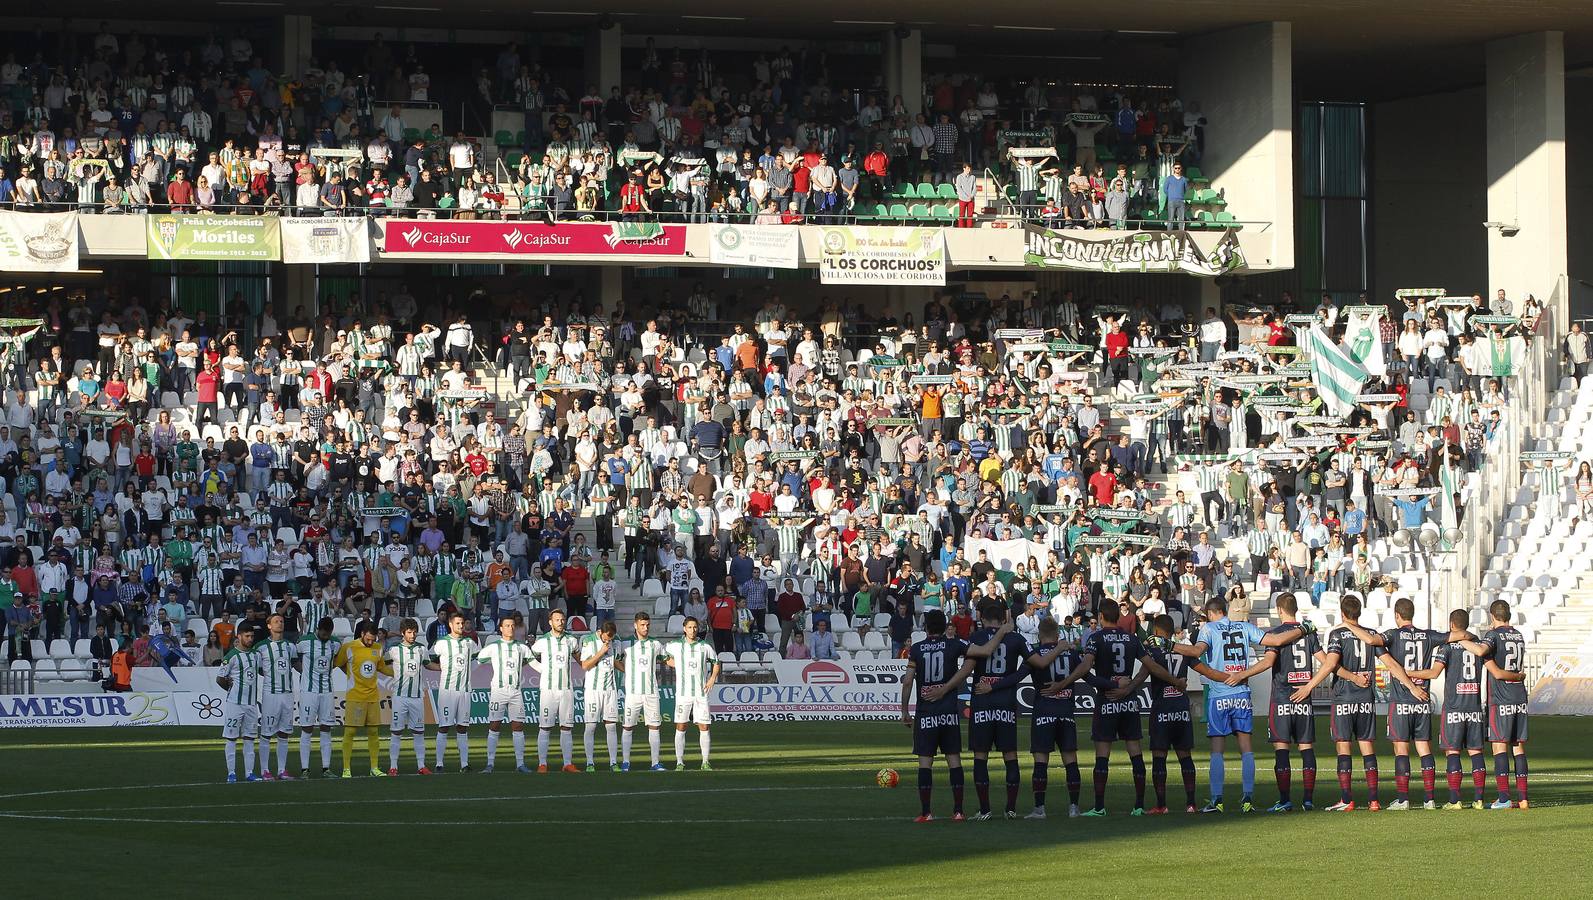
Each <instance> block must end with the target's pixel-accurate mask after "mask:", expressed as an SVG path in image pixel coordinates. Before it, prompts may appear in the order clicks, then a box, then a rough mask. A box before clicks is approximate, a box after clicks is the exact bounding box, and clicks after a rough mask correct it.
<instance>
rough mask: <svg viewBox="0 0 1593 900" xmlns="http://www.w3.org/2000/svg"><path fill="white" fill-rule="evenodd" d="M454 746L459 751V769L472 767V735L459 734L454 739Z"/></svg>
mask: <svg viewBox="0 0 1593 900" xmlns="http://www.w3.org/2000/svg"><path fill="white" fill-rule="evenodd" d="M454 746H455V747H457V748H458V749H459V767H460V768H461V769H462V768H464V767H465V766H468V765H470V735H468V734H465V733H464V732H463V731H461V732H459V734H457V735H455V737H454Z"/></svg>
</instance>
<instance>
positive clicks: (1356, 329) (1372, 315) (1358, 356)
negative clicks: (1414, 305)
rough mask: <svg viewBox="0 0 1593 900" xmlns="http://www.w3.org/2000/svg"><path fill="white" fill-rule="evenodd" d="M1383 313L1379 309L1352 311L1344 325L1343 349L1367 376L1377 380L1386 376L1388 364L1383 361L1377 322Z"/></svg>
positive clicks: (1381, 343) (1381, 340)
mask: <svg viewBox="0 0 1593 900" xmlns="http://www.w3.org/2000/svg"><path fill="white" fill-rule="evenodd" d="M1383 315H1384V313H1383V312H1382V311H1381V310H1379V309H1376V308H1374V309H1371V310H1360V309H1356V310H1352V311H1350V312H1349V315H1348V318H1347V319H1346V321H1345V325H1344V347H1345V349H1346V350H1348V351H1349V352H1350V355H1351V356H1353V357H1355V361H1356V362H1358V363H1360V364H1361V365H1362V367H1364V368H1365V369H1366V372H1367V374H1369V375H1374V376H1376V377H1378V378H1381V377H1383V376H1384V375H1387V374H1388V364H1387V362H1386V361H1385V360H1384V359H1383V336H1382V334H1381V333H1379V328H1378V323H1377V320H1378V319H1379V318H1381V317H1382V316H1383Z"/></svg>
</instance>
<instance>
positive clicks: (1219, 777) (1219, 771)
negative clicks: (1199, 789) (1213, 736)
mask: <svg viewBox="0 0 1593 900" xmlns="http://www.w3.org/2000/svg"><path fill="white" fill-rule="evenodd" d="M1227 777H1228V771H1227V763H1226V762H1225V761H1224V760H1223V758H1222V754H1221V753H1213V754H1212V755H1211V768H1210V772H1209V774H1208V775H1207V778H1208V779H1209V780H1210V781H1211V799H1213V800H1221V799H1222V790H1223V781H1224V780H1226V779H1227Z"/></svg>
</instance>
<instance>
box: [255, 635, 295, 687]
mask: <svg viewBox="0 0 1593 900" xmlns="http://www.w3.org/2000/svg"><path fill="white" fill-rule="evenodd" d="M254 653H255V654H256V655H258V656H259V657H260V690H261V691H262V692H264V693H267V694H285V695H288V696H292V694H293V660H294V659H296V658H298V655H299V646H298V644H296V643H294V642H292V641H289V640H287V639H283V640H280V641H273V640H264V641H261V642H259V643H258V644H255V645H254Z"/></svg>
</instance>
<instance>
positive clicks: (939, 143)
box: [934, 113, 957, 183]
mask: <svg viewBox="0 0 1593 900" xmlns="http://www.w3.org/2000/svg"><path fill="white" fill-rule="evenodd" d="M934 138H935V141H934V152H935V181H936V183H939V182H943V181H950V180H951V178H952V176H953V175H954V174H955V173H954V171H953V170H952V160H953V158H955V156H956V155H957V126H955V125H953V124H952V123H951V116H950V115H948V114H945V113H942V114H941V116H940V120H939V121H938V122H936V123H935V129H934Z"/></svg>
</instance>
